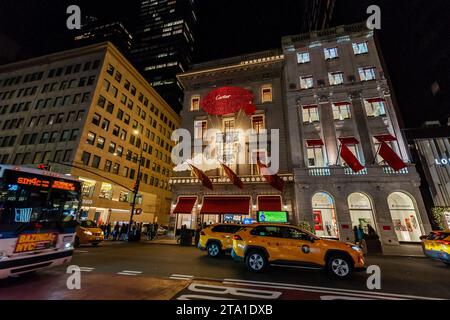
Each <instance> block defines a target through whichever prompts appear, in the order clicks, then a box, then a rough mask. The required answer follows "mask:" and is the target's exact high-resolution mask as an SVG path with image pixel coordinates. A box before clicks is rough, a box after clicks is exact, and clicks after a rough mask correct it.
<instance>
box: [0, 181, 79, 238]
mask: <svg viewBox="0 0 450 320" xmlns="http://www.w3.org/2000/svg"><path fill="white" fill-rule="evenodd" d="M24 175H25V176H26V178H23V176H24ZM24 179H28V180H24ZM39 179H42V180H39ZM44 179H45V180H44ZM30 181H31V182H30ZM36 181H37V182H36ZM55 181H56V183H55ZM35 182H36V183H35ZM38 182H42V183H38ZM67 183H70V185H71V186H75V187H73V188H65V189H64V188H60V187H61V186H66V185H67ZM55 186H56V187H58V188H55ZM79 190H80V183H79V182H76V181H75V182H74V181H70V182H66V181H64V180H62V179H54V178H49V177H41V176H39V175H32V174H23V173H22V174H21V178H17V177H16V175H13V177H12V178H11V177H7V176H3V177H2V178H1V179H0V231H3V232H5V231H13V232H22V231H25V230H31V229H33V228H36V224H37V225H39V226H40V228H63V226H62V224H63V223H65V222H69V221H72V220H74V219H75V217H76V214H77V211H78V209H79V205H80V199H79V197H80V192H79Z"/></svg>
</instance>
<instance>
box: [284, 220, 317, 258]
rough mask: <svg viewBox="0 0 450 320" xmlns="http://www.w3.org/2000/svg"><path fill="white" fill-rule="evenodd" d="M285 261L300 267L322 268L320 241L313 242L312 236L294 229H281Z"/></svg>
mask: <svg viewBox="0 0 450 320" xmlns="http://www.w3.org/2000/svg"><path fill="white" fill-rule="evenodd" d="M281 234H282V237H283V247H282V249H281V250H282V251H283V256H284V260H286V261H289V262H293V263H298V264H300V265H311V266H322V265H323V257H322V255H323V254H322V252H321V249H320V245H319V243H318V241H315V242H312V241H311V240H310V235H309V234H307V233H305V232H303V231H301V230H299V229H296V228H292V227H281Z"/></svg>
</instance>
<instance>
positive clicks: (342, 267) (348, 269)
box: [327, 254, 353, 279]
mask: <svg viewBox="0 0 450 320" xmlns="http://www.w3.org/2000/svg"><path fill="white" fill-rule="evenodd" d="M327 268H328V272H329V273H330V274H331V275H333V276H335V277H336V278H339V279H347V278H349V277H350V276H351V275H352V272H353V264H352V263H351V261H350V260H349V259H348V258H347V257H346V256H344V255H340V254H337V255H333V256H331V257H330V258H329V259H328V264H327Z"/></svg>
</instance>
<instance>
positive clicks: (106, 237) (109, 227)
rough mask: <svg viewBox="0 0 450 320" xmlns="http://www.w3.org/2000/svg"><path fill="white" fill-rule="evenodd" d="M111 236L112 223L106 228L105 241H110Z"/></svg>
mask: <svg viewBox="0 0 450 320" xmlns="http://www.w3.org/2000/svg"><path fill="white" fill-rule="evenodd" d="M110 234H111V223H108V225H107V226H106V228H105V240H109V236H110Z"/></svg>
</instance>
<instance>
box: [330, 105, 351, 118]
mask: <svg viewBox="0 0 450 320" xmlns="http://www.w3.org/2000/svg"><path fill="white" fill-rule="evenodd" d="M333 118H334V120H344V119H350V118H351V114H350V104H348V103H333Z"/></svg>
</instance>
